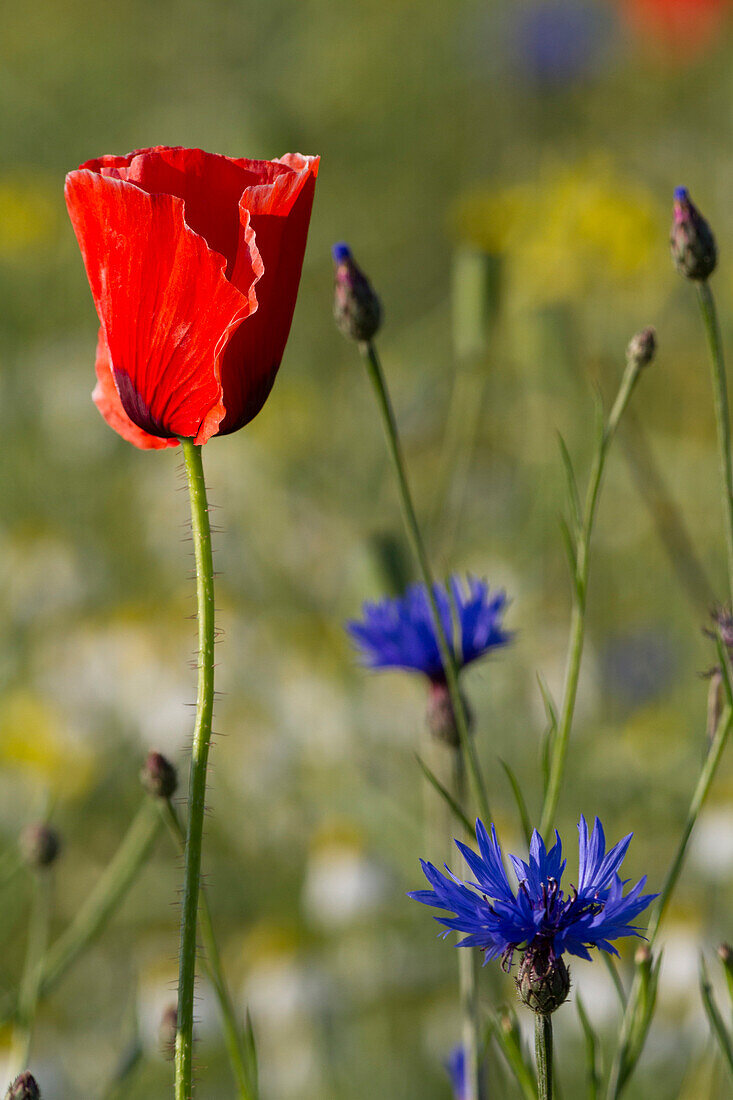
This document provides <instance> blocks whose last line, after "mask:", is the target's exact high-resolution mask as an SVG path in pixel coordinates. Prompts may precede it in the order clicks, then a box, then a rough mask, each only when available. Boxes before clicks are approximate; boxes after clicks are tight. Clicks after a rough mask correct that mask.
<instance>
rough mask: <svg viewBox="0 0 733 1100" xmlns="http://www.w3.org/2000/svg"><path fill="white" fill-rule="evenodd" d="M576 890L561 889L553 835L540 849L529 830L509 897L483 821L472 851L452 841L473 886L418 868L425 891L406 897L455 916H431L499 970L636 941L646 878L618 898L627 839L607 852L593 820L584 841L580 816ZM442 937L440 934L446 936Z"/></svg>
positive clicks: (497, 851)
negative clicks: (498, 961) (519, 955)
mask: <svg viewBox="0 0 733 1100" xmlns="http://www.w3.org/2000/svg"><path fill="white" fill-rule="evenodd" d="M578 829H579V832H580V857H579V869H578V886H577V889H576V887H575V886H571V887H570V890H569V892H568V893H567V894H566V893H565V892H564V891H563V890H561V889H560V882H561V879H562V874H563V871H564V870H565V862H566V861H565V860H564V859H563V858H562V844H561V842H560V837H559V836H558V834H557V832H556V833H555V843H554V844H553V846H552V848H551V849H550V850H549V852H548V851H547V849H546V848H545V844H544V841H543V840H542V837H541V836H540V835H539V833H538V832H537V830H536V829H535V831H534V833H533V834H532V841H531V844H530V848H529V862H528V863H525V862H524V860H521V859H517V858H516V857H515V856H510V857H509V858H510V859H511V861H512V864H513V866H514V871H515V873H516V876H517V880H518V883H519V886H518V889H517V892H516V894H515V893H514V891H513V890H512V888H511V886H510V885H509V880H508V878H507V875H506V871H505V870H504V864H503V859H502V853H501V848H500V847H499V843H498V841H497V839H496V832H495V830H494V827H493V825H492V827H491V837H489V835H488V833H487V832H486V829H485V828H484V826H483V824H482V822H481V821H480V820H479V821H477V822H476V840H477V841H478V847H479V851H478V853H477V852H475V851H474V850H473V849H472V848H469V847H468V846H467V845H466V844H462V843H461V842H460V841H458V840H457V841H456V844H457V845H458V848H459V849H460V851H461V853H462V854H463V857H464V859H465V860H466V863H467V864H468V866H469V868H470V870H471V871H472V872H473V874H474V875H475V881H471V880H469V881H468V882H463V881H461V879H459V878H457V877H456V876H455V875H454V874H452V873H451V871H450V870H449V869H448V868H447V867H446V870H447V871H448V877H446V876H445V875H444V874H442V872H440V871H438V870H437V869H436V868H435V867H434V866H433V865H432V863H426V862H424V861H423V863H422V868H423V871H424V872H425V877H426V878H427V880H428V882H429V883H430V885H431V886H432V890H416V891H415V892H414V893H412V894H410V897H412V898H415V900H416V901H420V902H422V903H423V904H424V905H432V906H434V907H435V908H436V909H445V910H448V911H449V912H451V913H455V916H453V917H436V918H435V919H436V920H437V921H438V922H439V923H440V924H443V925H445V927H446V928H447V929H448V930H455V931H456V932H462V933H463V934H464V938H463V939H462V940H461V941H460V942H459V944H458V946H459V947H480V948H481V949H482V951H483V952H484V955H485V961H488V960H489V959H495V958H497V957H499V956H501V958H502V962H503V965H504V968H505V969H508V968H509V967H510V966H511V963H512V958H513V954H514V951H515V950H517V949H521V950H522V952H523V955H524V957H525V958H526V957H527V956H531V957H532V959H533V960H536V959H537V958H538V957H541V958H542V960H543V962H544V963H545V964H547V965H554V964H555V962H556V960H560V958H561V956H562V955H563V954H564V953H565V952H567V953H568V954H570V955H577V956H578V957H579V958H581V959H590V957H591V956H590V954H589V950H588V949H589V948H591V947H598V948H600V949H601V950H602V951H607V952H609V953H610V954H612V955H617V954H618V952H617V951H616V948H615V947H614V946H613V944H612V943H611V940H616V939H619V937H621V936H638V935H639V934H640V933H639V932H638V930H637V929H636V928H635V927H634V925H633V923H632V922H633V921H634V920H635V919H636V917H638V915H639V914H640V913H641V912H642V910H643V909H645V908H646V907H647V905H648V904H649V903H650V902H651V901H653V900H654V898H655V897H656V896H657V895H656V894H642V892H641V891H642V890H643V889H644V884H645V882H646V878H642V879H641V881H640V882H637V884H636V886H634V887H633V889H631V890H629V892H628V893H627V894H626V895H624V893H623V888H624V886H625V885H626V882H622V881H621V879H620V878H619V876H618V873H617V872H618V869H619V867H620V866H621V863H622V861H623V858H624V856H625V855H626V851H627V849H628V847H629V843H630V841H631V837H632V835H633V834H631V833H629V835H628V836H626V837H624V839H623V840H620V841H619V842H618V844H616V845H614V847H613V848H611V850H610V851H609V852H608V853H606V839H605V836H604V833H603V826H602V825H601V823H600V821H599V820H598V818H596V820H595V825H594V826H593V832H592V833H591V835H590V837H589V836H588V826H587V825H586V822H585V818H584V817H581V819H580V824H579V825H578ZM447 934H448V933H447V932H446V933H445V935H447Z"/></svg>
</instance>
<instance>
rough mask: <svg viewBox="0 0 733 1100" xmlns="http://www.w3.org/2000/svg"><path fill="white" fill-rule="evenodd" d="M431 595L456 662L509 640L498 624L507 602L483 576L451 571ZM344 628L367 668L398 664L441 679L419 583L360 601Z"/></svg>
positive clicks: (437, 651)
mask: <svg viewBox="0 0 733 1100" xmlns="http://www.w3.org/2000/svg"><path fill="white" fill-rule="evenodd" d="M434 594H435V601H436V603H437V605H438V612H439V614H440V619H441V622H442V625H443V629H444V631H445V634H446V637H447V639H448V643H449V645H450V647H451V650H452V652H453V655H454V657H455V659H456V661H457V663H458V665H459V667H463V666H464V665H467V664H470V663H471V662H472V661H476V660H478V659H479V658H480V657H483V656H484V655H485V654H486V653H488V652H490V651H491V650H492V649H496V648H497V647H499V646H502V645H506V643H507V642H508V641H510V640H511V635H510V634H509V633H508V632H507V631H505V630H504V629H503V627H502V616H503V614H504V611H505V610H506V607H507V602H508V601H507V597H506V595H505V593H504V592H496V593H490V591H489V586H488V584H487V583H486V582H485V581H479V580H476V579H475V578H472V577H469V578H468V580H467V582H466V584H464V582H462V581H461V579H460V578H459V577H457V576H452V577H451V578H450V579H449V581H448V584H447V585H445V586H443V585H439V584H436V585H435V588H434ZM454 615H455V618H456V624H457V627H458V629H457V630H456V624H454V621H453V619H454ZM346 629H347V631H348V633H349V634H350V636H351V638H352V640H353V641H354V642H355V644H356V646H357V648H358V649H359V650H360V652H361V655H362V658H363V660H364V663H365V664H366V665H367V666H368V667H369V668H375V669H379V668H402V669H407V670H410V671H414V672H422V673H423V674H424V675H425V676H428V677H429V678H430V679H431V680H438V681H442V680H444V678H445V673H444V669H443V662H442V660H441V657H440V648H439V646H438V640H437V637H436V634H435V626H434V623H433V616H432V611H431V607H430V601H429V599H428V592H427V589H426V588H425V585H422V584H416V585H412V587H410V588H408V589H407V591H406V592H405V593H404V595H402V596H398V597H396V598H394V599H392V598H385V599H383V600H380V601H379V603H365V604H364V607H363V609H362V618H361V619H360V620H353V621H351V622H348V623H347V624H346ZM456 635H458V637H457V638H456Z"/></svg>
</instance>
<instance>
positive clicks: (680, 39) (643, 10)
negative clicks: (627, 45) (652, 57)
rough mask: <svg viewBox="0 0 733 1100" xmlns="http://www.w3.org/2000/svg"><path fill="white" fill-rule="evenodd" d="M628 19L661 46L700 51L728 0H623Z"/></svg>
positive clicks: (684, 52) (690, 53)
mask: <svg viewBox="0 0 733 1100" xmlns="http://www.w3.org/2000/svg"><path fill="white" fill-rule="evenodd" d="M623 4H624V8H625V10H626V15H627V18H628V19H629V22H630V23H631V24H632V26H634V27H635V28H636V29H637V30H638V31H639V32H640V33H641V34H644V35H647V36H649V37H652V38H654V39H656V41H657V42H658V43H659V45H661V46H662V47H663V48H664V49H667V50H670V51H672V52H673V53H674V54H676V55H677V56H681V57H684V56H685V55H687V56H690V57H692V56H694V55H695V54H699V53H700V52H701V51H702V50H703V49H704V48H705V47H706V46H708V45H709V44H710V43H711V42H712V41H713V40H714V37H715V34H716V32H717V31H718V30H719V28H720V24H721V22H722V20H723V17H724V15H725V12H726V9H728V8H729V7H730V0H623Z"/></svg>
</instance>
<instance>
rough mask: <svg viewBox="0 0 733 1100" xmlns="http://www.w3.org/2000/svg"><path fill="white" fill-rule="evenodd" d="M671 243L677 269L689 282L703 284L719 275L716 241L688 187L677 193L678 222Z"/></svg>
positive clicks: (671, 236)
mask: <svg viewBox="0 0 733 1100" xmlns="http://www.w3.org/2000/svg"><path fill="white" fill-rule="evenodd" d="M669 243H670V247H671V249H672V259H673V260H674V265H675V267H676V268H677V270H678V271H679V273H680V275H684V276H685V278H686V279H694V280H696V281H698V282H700V281H703V280H705V279H707V278H709V276H710V275H712V273H713V272H714V271H715V267H716V264H717V262H718V249H717V246H716V244H715V237H714V236H713V232H712V230H711V228H710V226H709V225H708V223H707V222H706V221H705V219H704V218H703V216H702V214H701V213H700V211H699V210H698V209H697V207H696V206H695V204H694V203H693V202H692V200H691V199H690V195H689V193H688V191H687V188H686V187H678V188H677V189H676V190H675V193H674V221H673V222H672V230H671V233H670V238H669Z"/></svg>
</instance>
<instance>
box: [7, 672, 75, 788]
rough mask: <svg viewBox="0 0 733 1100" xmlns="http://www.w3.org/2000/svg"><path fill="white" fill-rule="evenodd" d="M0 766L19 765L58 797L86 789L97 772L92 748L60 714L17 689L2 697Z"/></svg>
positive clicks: (14, 766) (13, 766)
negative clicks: (75, 735) (72, 731)
mask: <svg viewBox="0 0 733 1100" xmlns="http://www.w3.org/2000/svg"><path fill="white" fill-rule="evenodd" d="M0 768H20V769H22V770H23V771H26V772H28V773H30V774H31V775H32V776H33V777H35V778H36V779H37V780H39V781H40V782H42V783H43V784H45V786H46V787H47V788H48V790H49V791H50V792H51V793H52V794H53V795H55V796H57V797H59V798H68V799H73V798H77V797H78V796H79V795H81V794H83V793H84V791H86V790H87V789H88V787H89V785H90V783H91V781H92V778H93V774H94V761H93V755H92V753H91V751H90V750H89V749H88V748H87V747H86V746H84V745H81V744H79V743H78V742H76V741H75V740H74V739H73V738H72V736H71V734H70V732H69V730H68V729H67V728H66V726H65V723H64V721H63V719H62V717H61V715H60V714H58V713H57V712H56V711H54V710H53V709H52V708H51V707H49V706H48V705H47V704H46V703H44V702H43V701H42V700H40V699H38V698H36V697H35V696H33V695H31V694H29V693H27V692H23V691H17V692H14V693H13V694H11V695H8V696H6V697H5V699H3V700H2V701H0Z"/></svg>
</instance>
